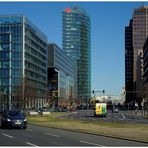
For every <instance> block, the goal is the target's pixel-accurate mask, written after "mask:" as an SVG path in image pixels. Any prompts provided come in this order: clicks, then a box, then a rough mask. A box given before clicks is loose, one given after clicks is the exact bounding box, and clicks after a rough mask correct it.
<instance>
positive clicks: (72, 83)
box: [48, 44, 77, 105]
mask: <svg viewBox="0 0 148 148" xmlns="http://www.w3.org/2000/svg"><path fill="white" fill-rule="evenodd" d="M48 51H49V52H48V59H49V61H48V66H49V68H54V70H55V75H53V76H52V77H53V79H51V77H49V78H50V79H51V80H52V81H53V80H55V81H56V82H57V83H56V85H57V86H56V88H57V92H58V98H57V99H58V105H60V104H62V103H63V102H65V103H66V102H67V103H68V102H69V101H70V100H69V99H73V100H75V99H76V95H77V94H76V77H77V76H76V74H77V73H76V64H75V62H74V61H73V60H72V59H71V58H70V57H68V56H67V55H66V54H65V52H64V51H62V50H61V49H60V48H59V47H58V46H57V45H56V44H49V48H48ZM49 72H51V71H49ZM55 76H56V77H55ZM49 83H51V81H50V82H49ZM54 84H55V83H54ZM50 86H51V85H50ZM54 91H55V90H54Z"/></svg>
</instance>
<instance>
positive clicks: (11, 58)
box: [0, 15, 47, 109]
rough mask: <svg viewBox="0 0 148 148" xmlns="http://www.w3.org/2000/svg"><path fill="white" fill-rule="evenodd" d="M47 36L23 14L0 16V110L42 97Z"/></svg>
mask: <svg viewBox="0 0 148 148" xmlns="http://www.w3.org/2000/svg"><path fill="white" fill-rule="evenodd" d="M46 84H47V37H46V36H45V35H44V34H43V33H42V32H41V31H40V30H39V29H38V28H37V27H36V26H35V25H34V24H32V23H31V22H30V21H29V20H28V19H27V18H26V17H25V16H23V15H1V16H0V109H22V108H27V107H28V108H29V107H41V106H43V104H44V101H45V100H46V99H45V98H46V86H47V85H46Z"/></svg>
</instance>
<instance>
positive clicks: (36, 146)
mask: <svg viewBox="0 0 148 148" xmlns="http://www.w3.org/2000/svg"><path fill="white" fill-rule="evenodd" d="M25 143H26V144H28V145H31V146H34V147H39V146H37V145H35V144H33V143H30V142H25Z"/></svg>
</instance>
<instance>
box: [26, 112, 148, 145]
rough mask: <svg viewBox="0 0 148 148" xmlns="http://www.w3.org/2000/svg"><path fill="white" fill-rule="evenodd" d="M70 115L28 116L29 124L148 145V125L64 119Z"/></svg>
mask: <svg viewBox="0 0 148 148" xmlns="http://www.w3.org/2000/svg"><path fill="white" fill-rule="evenodd" d="M64 114H68V113H51V114H50V115H44V116H42V115H38V116H36V115H34V116H28V123H31V124H35V125H42V126H46V127H53V128H60V129H65V130H71V131H77V132H84V133H89V134H95V135H103V136H108V137H115V138H123V139H128V140H135V141H140V142H146V143H148V130H147V129H148V125H147V124H133V123H130V124H129V123H119V122H115V121H114V122H105V121H102V120H97V121H94V120H89V119H88V120H77V119H65V118H62V116H63V115H64Z"/></svg>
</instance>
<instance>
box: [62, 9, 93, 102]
mask: <svg viewBox="0 0 148 148" xmlns="http://www.w3.org/2000/svg"><path fill="white" fill-rule="evenodd" d="M62 47H63V50H64V51H65V52H66V54H67V55H68V56H70V57H71V58H72V59H74V60H75V62H76V65H77V95H78V98H79V99H80V100H87V99H89V98H90V97H91V46H90V17H89V15H88V14H87V13H86V11H85V10H84V9H82V8H80V7H71V8H65V9H64V11H63V12H62Z"/></svg>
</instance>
